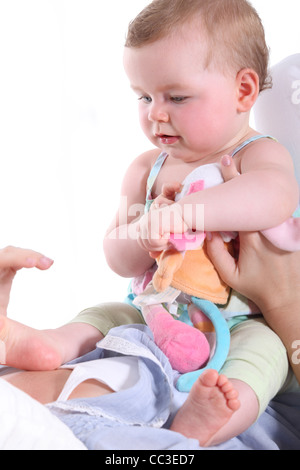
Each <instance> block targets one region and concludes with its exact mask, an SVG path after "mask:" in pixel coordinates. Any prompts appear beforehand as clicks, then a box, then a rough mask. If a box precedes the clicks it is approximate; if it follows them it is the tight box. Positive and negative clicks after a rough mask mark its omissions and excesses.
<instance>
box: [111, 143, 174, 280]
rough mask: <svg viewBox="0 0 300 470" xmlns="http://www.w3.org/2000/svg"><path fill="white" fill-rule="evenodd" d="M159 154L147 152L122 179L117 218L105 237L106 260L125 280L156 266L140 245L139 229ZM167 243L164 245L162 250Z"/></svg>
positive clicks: (132, 165)
mask: <svg viewBox="0 0 300 470" xmlns="http://www.w3.org/2000/svg"><path fill="white" fill-rule="evenodd" d="M157 153H158V152H157V150H155V151H153V150H152V151H149V152H146V153H144V154H142V155H140V157H138V158H137V159H136V160H134V162H133V163H132V164H131V165H130V167H129V169H128V170H127V172H126V174H125V177H124V180H123V184H122V189H121V200H120V206H119V209H118V212H117V215H116V217H115V219H114V220H113V222H112V223H111V225H110V227H109V228H108V230H107V232H106V235H105V239H104V244H103V245H104V253H105V256H106V260H107V262H108V264H109V266H110V267H111V269H112V270H113V271H115V272H116V273H117V274H119V275H120V276H123V277H135V276H139V275H141V274H144V272H145V271H146V270H147V269H149V268H150V267H151V266H152V265H153V264H154V260H153V258H151V257H150V255H149V253H148V252H147V250H145V248H144V247H143V246H142V244H141V243H140V236H139V233H138V231H137V229H138V227H139V224H138V220H139V219H140V218H141V217H142V215H143V213H144V206H145V198H146V184H147V178H148V175H149V172H150V169H151V166H152V165H153V163H154V162H155V159H156V158H157ZM166 243H167V241H164V242H163V244H162V246H161V249H163V248H164V246H165V245H166ZM159 248H160V246H159V247H158V249H159Z"/></svg>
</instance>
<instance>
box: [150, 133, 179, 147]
mask: <svg viewBox="0 0 300 470" xmlns="http://www.w3.org/2000/svg"><path fill="white" fill-rule="evenodd" d="M156 137H158V138H159V140H160V141H161V143H162V144H164V145H173V144H175V143H176V142H178V140H179V136H178V135H167V134H156Z"/></svg>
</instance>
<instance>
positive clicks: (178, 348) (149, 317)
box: [143, 305, 209, 373]
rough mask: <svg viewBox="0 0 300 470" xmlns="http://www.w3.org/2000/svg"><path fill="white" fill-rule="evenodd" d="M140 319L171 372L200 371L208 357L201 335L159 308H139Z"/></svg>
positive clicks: (206, 347) (206, 344)
mask: <svg viewBox="0 0 300 470" xmlns="http://www.w3.org/2000/svg"><path fill="white" fill-rule="evenodd" d="M143 315H144V318H145V321H146V323H147V325H149V328H150V329H151V331H152V333H153V337H154V341H155V343H156V344H157V346H158V347H159V348H160V349H161V350H162V351H163V353H164V354H165V355H166V356H167V358H168V359H169V361H170V364H171V366H172V367H173V369H175V370H177V371H179V372H181V373H185V372H191V371H194V370H198V369H200V367H202V366H203V365H204V364H205V363H206V361H207V360H208V357H209V344H208V341H207V339H206V337H205V335H204V334H203V333H202V332H201V331H199V330H198V329H196V328H193V327H192V326H189V325H187V324H186V323H183V322H181V321H179V320H174V318H173V317H172V316H171V315H170V314H169V313H168V312H167V311H166V310H165V309H164V307H163V306H162V305H150V306H147V307H143Z"/></svg>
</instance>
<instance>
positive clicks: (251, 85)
mask: <svg viewBox="0 0 300 470" xmlns="http://www.w3.org/2000/svg"><path fill="white" fill-rule="evenodd" d="M236 85H237V99H238V108H237V109H238V111H239V112H241V113H245V112H247V111H250V110H251V108H252V107H253V106H254V104H255V102H256V100H257V97H258V95H259V77H258V75H257V73H256V72H255V71H254V70H252V69H242V70H240V71H239V73H238V74H237V76H236Z"/></svg>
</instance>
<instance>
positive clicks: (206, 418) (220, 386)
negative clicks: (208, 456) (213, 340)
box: [170, 370, 240, 447]
mask: <svg viewBox="0 0 300 470" xmlns="http://www.w3.org/2000/svg"><path fill="white" fill-rule="evenodd" d="M239 407H240V402H239V400H238V392H237V390H236V389H235V388H234V386H233V384H232V383H231V382H230V381H229V380H228V379H227V377H225V375H219V374H218V373H217V371H215V370H207V371H205V372H203V374H202V375H201V376H200V377H199V379H198V380H197V382H195V384H194V385H193V387H192V389H191V391H190V393H189V396H188V398H187V400H186V402H185V403H184V404H183V406H182V407H181V408H180V410H179V411H178V413H177V414H176V416H175V418H174V421H173V423H172V425H171V427H170V429H171V430H172V431H177V432H180V433H181V434H184V435H185V436H186V437H190V438H194V439H195V438H196V439H198V441H199V443H200V445H201V446H203V447H205V446H209V445H214V444H218V437H217V436H218V432H219V430H220V429H221V428H223V427H224V426H225V424H226V423H228V421H229V420H230V419H231V417H232V415H233V414H234V412H235V411H237V410H238V409H239Z"/></svg>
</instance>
